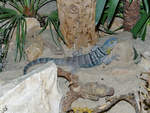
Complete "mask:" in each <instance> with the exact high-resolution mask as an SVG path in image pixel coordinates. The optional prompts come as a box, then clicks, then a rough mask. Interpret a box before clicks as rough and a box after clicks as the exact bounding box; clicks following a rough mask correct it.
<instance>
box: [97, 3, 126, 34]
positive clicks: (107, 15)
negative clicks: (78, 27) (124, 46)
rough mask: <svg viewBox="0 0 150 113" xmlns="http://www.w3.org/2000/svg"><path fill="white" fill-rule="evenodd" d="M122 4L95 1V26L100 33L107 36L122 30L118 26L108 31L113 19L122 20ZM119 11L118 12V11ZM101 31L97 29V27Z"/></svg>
mask: <svg viewBox="0 0 150 113" xmlns="http://www.w3.org/2000/svg"><path fill="white" fill-rule="evenodd" d="M118 7H123V3H122V2H120V1H119V0H97V1H96V18H95V24H96V26H97V29H98V30H100V31H103V32H105V33H108V34H113V33H114V32H115V31H117V30H119V29H121V28H122V26H120V27H119V28H117V29H116V30H114V31H110V29H109V28H110V26H111V23H112V21H113V19H114V17H116V16H118V17H120V18H122V17H123V16H122V12H123V11H122V10H121V9H122V8H118ZM118 9H119V10H118ZM100 25H101V27H102V28H103V29H99V27H100Z"/></svg>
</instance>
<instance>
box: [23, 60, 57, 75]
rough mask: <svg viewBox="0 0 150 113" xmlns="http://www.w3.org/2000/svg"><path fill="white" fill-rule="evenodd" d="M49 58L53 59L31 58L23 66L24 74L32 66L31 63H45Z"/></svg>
mask: <svg viewBox="0 0 150 113" xmlns="http://www.w3.org/2000/svg"><path fill="white" fill-rule="evenodd" d="M51 60H54V58H38V59H36V60H33V61H32V62H30V63H28V64H27V65H26V66H25V67H24V70H23V74H24V75H25V74H26V73H27V70H28V69H29V68H30V67H31V66H33V65H36V64H41V63H47V62H49V61H51Z"/></svg>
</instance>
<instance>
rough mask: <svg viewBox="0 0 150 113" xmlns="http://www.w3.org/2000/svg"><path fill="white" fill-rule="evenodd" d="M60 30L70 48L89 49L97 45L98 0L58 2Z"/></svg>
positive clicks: (59, 0)
mask: <svg viewBox="0 0 150 113" xmlns="http://www.w3.org/2000/svg"><path fill="white" fill-rule="evenodd" d="M57 6H58V15H59V19H60V29H61V32H62V34H63V36H64V38H65V41H66V43H67V44H68V47H69V48H71V47H74V44H75V47H76V49H79V48H81V47H87V46H88V44H91V45H93V44H95V43H96V41H97V39H98V33H97V32H96V31H95V8H96V0H57Z"/></svg>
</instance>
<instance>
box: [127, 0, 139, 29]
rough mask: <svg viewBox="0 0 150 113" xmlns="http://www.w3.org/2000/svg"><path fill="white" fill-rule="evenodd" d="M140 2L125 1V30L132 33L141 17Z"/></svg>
mask: <svg viewBox="0 0 150 113" xmlns="http://www.w3.org/2000/svg"><path fill="white" fill-rule="evenodd" d="M139 11H140V0H133V1H132V3H130V2H129V0H124V30H125V31H130V30H131V29H132V27H133V26H134V25H135V24H136V22H137V21H138V19H139V16H140V12H139Z"/></svg>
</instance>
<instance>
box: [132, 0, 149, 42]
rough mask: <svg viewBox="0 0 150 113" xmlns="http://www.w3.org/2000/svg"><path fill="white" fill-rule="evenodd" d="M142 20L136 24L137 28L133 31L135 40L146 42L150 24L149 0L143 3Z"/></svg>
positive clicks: (144, 0)
mask: <svg viewBox="0 0 150 113" xmlns="http://www.w3.org/2000/svg"><path fill="white" fill-rule="evenodd" d="M140 13H141V15H140V19H139V21H138V22H137V24H135V26H134V27H133V28H132V29H131V32H132V34H133V37H134V38H137V37H138V38H141V40H143V41H144V40H145V36H146V29H147V25H148V24H149V22H150V6H149V1H148V0H143V1H142V2H141V10H140Z"/></svg>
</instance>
